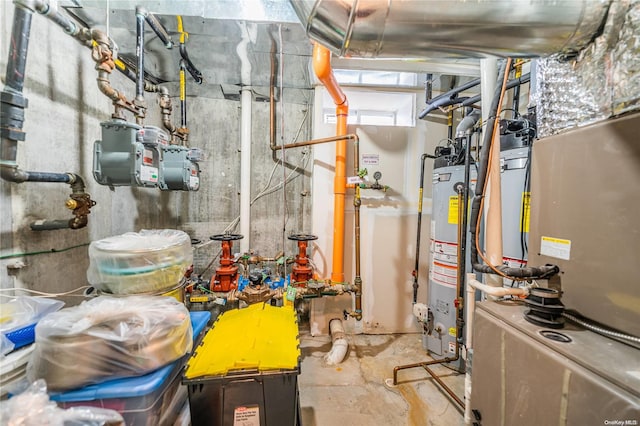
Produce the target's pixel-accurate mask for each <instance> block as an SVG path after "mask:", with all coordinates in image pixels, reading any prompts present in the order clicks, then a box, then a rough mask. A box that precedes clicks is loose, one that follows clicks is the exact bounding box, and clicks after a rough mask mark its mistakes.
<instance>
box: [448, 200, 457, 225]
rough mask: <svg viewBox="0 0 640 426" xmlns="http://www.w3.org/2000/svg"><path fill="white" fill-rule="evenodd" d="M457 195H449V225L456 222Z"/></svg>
mask: <svg viewBox="0 0 640 426" xmlns="http://www.w3.org/2000/svg"><path fill="white" fill-rule="evenodd" d="M458 208H459V206H458V196H457V195H452V196H450V197H449V219H448V220H447V222H448V223H449V224H451V225H457V224H458Z"/></svg>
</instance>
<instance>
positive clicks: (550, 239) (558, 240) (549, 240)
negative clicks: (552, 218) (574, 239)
mask: <svg viewBox="0 0 640 426" xmlns="http://www.w3.org/2000/svg"><path fill="white" fill-rule="evenodd" d="M542 241H545V242H547V243H554V244H564V245H567V246H569V245H571V240H563V239H562V238H553V237H542Z"/></svg>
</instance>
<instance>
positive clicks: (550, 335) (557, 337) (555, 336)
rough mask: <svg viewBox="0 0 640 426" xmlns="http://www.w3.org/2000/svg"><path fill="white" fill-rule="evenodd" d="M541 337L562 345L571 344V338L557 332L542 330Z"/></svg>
mask: <svg viewBox="0 0 640 426" xmlns="http://www.w3.org/2000/svg"><path fill="white" fill-rule="evenodd" d="M540 335H541V336H542V337H546V338H547V339H550V340H553V341H556V342H560V343H569V342H571V337H569V336H567V335H565V334H562V333H558V332H557V331H551V330H542V331H541V332H540Z"/></svg>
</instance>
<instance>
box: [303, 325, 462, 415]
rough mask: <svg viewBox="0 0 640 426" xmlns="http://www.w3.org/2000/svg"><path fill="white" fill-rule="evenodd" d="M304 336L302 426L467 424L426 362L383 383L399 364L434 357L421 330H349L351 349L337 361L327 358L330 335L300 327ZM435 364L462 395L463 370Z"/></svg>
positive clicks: (436, 368) (390, 376)
mask: <svg viewBox="0 0 640 426" xmlns="http://www.w3.org/2000/svg"><path fill="white" fill-rule="evenodd" d="M300 339H301V342H300V343H301V350H302V366H301V374H300V377H299V385H300V404H301V407H302V425H303V426H335V425H345V426H346V425H349V426H358V425H366V426H371V425H393V426H396V425H398V426H401V425H410V426H413V425H415V426H424V425H442V426H451V425H462V424H464V422H463V416H462V414H461V412H460V411H459V410H458V409H457V408H456V406H455V403H454V402H452V401H451V400H450V399H449V398H448V397H447V396H446V394H445V393H444V392H443V391H441V390H440V389H439V388H438V387H437V384H436V383H435V382H434V381H433V379H431V378H430V377H429V375H428V374H427V373H426V371H424V370H423V369H422V368H415V369H411V370H405V371H402V372H400V373H399V375H398V381H399V384H398V386H397V387H395V388H390V387H387V386H386V385H385V379H390V378H392V377H393V368H394V367H395V366H396V365H402V364H410V363H416V362H422V361H426V360H429V359H431V358H430V357H428V356H427V355H426V353H425V351H424V349H423V348H422V339H421V336H420V335H419V334H403V335H351V336H348V339H349V343H350V346H349V352H348V353H347V356H346V358H345V360H344V362H343V363H342V364H340V365H337V366H328V365H326V364H325V363H324V361H323V356H324V354H326V353H327V352H328V351H329V349H330V348H331V339H330V337H329V336H319V337H312V336H311V335H310V334H308V333H305V332H304V330H301V338H300ZM433 370H434V371H435V372H436V373H437V374H438V375H440V376H441V377H442V378H443V381H444V382H445V383H446V384H447V385H448V386H450V387H451V388H452V389H453V391H454V392H455V393H456V394H457V395H458V396H459V397H462V396H463V395H464V375H460V374H457V373H455V372H453V371H451V370H449V369H447V368H446V367H442V366H436V367H435V368H434V369H433ZM427 377H429V378H427Z"/></svg>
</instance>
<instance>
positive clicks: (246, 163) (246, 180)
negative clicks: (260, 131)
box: [240, 86, 251, 253]
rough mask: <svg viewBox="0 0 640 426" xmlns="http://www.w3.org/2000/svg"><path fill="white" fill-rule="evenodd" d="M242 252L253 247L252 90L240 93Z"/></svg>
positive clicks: (248, 88)
mask: <svg viewBox="0 0 640 426" xmlns="http://www.w3.org/2000/svg"><path fill="white" fill-rule="evenodd" d="M240 110H241V116H240V234H242V235H244V239H242V240H241V241H240V252H241V253H246V252H248V251H249V248H250V247H251V88H250V87H247V86H244V87H243V88H242V90H241V92H240Z"/></svg>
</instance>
